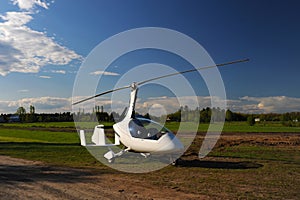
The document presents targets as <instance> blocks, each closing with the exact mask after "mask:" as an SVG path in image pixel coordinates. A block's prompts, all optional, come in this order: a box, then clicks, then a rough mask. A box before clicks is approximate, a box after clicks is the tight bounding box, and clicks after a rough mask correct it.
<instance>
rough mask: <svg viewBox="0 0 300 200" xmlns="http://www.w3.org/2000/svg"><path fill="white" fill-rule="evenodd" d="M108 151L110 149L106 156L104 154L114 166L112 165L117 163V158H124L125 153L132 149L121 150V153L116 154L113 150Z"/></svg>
mask: <svg viewBox="0 0 300 200" xmlns="http://www.w3.org/2000/svg"><path fill="white" fill-rule="evenodd" d="M108 149H109V151H108V152H107V153H106V154H104V158H106V159H107V162H108V163H110V164H112V163H114V162H115V158H116V157H120V156H122V155H123V154H124V153H126V152H127V151H129V150H130V148H127V149H125V150H121V151H120V152H118V153H115V152H113V150H111V148H108Z"/></svg>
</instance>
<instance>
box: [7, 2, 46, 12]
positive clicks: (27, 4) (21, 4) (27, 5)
mask: <svg viewBox="0 0 300 200" xmlns="http://www.w3.org/2000/svg"><path fill="white" fill-rule="evenodd" d="M11 1H12V2H13V4H14V5H18V6H19V8H20V9H22V10H31V9H33V8H34V6H40V7H43V8H45V9H48V5H49V4H47V3H46V2H44V1H41V0H11Z"/></svg>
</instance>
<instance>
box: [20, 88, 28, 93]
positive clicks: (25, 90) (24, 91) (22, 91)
mask: <svg viewBox="0 0 300 200" xmlns="http://www.w3.org/2000/svg"><path fill="white" fill-rule="evenodd" d="M18 92H21V93H26V92H29V90H27V89H24V90H18Z"/></svg>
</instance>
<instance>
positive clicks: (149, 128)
mask: <svg viewBox="0 0 300 200" xmlns="http://www.w3.org/2000/svg"><path fill="white" fill-rule="evenodd" d="M129 131H130V134H131V135H132V137H135V138H144V139H150V140H158V139H159V138H160V137H161V136H162V135H163V134H165V133H167V132H170V131H169V130H168V129H166V128H165V127H163V126H162V125H160V124H158V123H156V122H154V121H152V120H149V119H145V118H134V119H132V120H131V121H130V122H129Z"/></svg>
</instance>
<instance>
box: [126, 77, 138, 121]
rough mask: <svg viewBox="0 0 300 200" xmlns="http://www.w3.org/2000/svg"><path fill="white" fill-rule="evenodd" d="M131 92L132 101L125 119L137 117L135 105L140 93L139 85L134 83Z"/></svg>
mask: <svg viewBox="0 0 300 200" xmlns="http://www.w3.org/2000/svg"><path fill="white" fill-rule="evenodd" d="M130 88H131V92H130V100H129V108H128V111H127V114H126V116H125V118H128V119H131V118H134V117H135V103H136V97H137V92H138V83H137V82H133V83H132V84H131V85H130Z"/></svg>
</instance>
